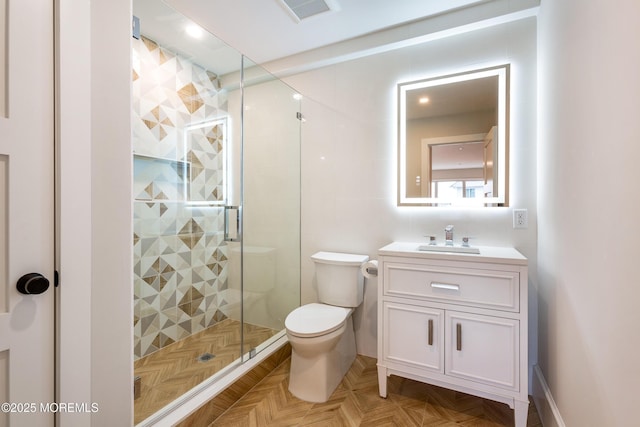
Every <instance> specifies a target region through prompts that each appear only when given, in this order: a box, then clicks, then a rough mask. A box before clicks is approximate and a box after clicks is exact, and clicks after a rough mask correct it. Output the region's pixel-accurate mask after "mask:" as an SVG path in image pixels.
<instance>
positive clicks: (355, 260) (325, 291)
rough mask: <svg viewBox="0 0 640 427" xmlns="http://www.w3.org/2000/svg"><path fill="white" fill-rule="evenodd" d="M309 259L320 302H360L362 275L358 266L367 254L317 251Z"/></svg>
mask: <svg viewBox="0 0 640 427" xmlns="http://www.w3.org/2000/svg"><path fill="white" fill-rule="evenodd" d="M311 259H312V260H313V261H314V262H315V272H316V282H317V285H318V297H319V300H320V302H322V303H325V304H330V305H337V306H340V307H357V306H359V305H360V304H362V298H363V286H364V277H363V276H362V271H360V266H361V265H362V264H363V263H364V262H366V261H368V260H369V257H368V256H367V255H355V254H343V253H337V252H317V253H315V254H313V255H312V256H311Z"/></svg>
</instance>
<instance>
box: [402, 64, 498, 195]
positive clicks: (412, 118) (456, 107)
mask: <svg viewBox="0 0 640 427" xmlns="http://www.w3.org/2000/svg"><path fill="white" fill-rule="evenodd" d="M508 79H509V66H508V65H504V66H500V67H493V68H487V69H482V70H475V71H471V72H467V73H460V74H454V75H448V76H443V77H437V78H432V79H425V80H419V81H413V82H407V83H400V84H399V85H398V103H399V105H398V113H399V114H398V129H399V132H398V134H399V142H398V161H399V165H398V204H399V205H428V206H458V205H481V206H507V204H508V200H507V189H508V164H507V151H508Z"/></svg>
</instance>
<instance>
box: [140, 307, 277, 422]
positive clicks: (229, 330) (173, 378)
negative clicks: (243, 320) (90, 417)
mask: <svg viewBox="0 0 640 427" xmlns="http://www.w3.org/2000/svg"><path fill="white" fill-rule="evenodd" d="M277 332H278V331H275V330H273V329H269V328H264V327H261V326H254V325H248V324H245V325H244V339H245V343H246V344H245V347H244V351H245V353H246V352H247V351H248V350H249V349H250V348H252V347H256V346H258V345H259V344H261V343H263V342H264V341H266V340H267V339H269V338H271V337H272V336H273V335H275V334H276V333H277ZM240 338H241V337H240V322H238V321H236V320H231V319H225V320H223V321H221V322H218V323H216V324H215V325H214V326H211V327H210V328H207V329H205V330H204V331H201V332H198V333H196V334H194V335H191V336H190V337H188V338H185V339H183V340H181V341H178V342H175V343H173V344H171V345H169V346H167V347H164V348H162V349H160V350H158V351H156V352H155V353H152V354H150V355H148V356H145V357H142V358H140V359H138V360H136V361H135V362H134V365H133V370H134V377H136V376H139V377H140V378H141V393H140V397H139V398H138V399H136V400H135V401H134V423H135V424H138V423H139V422H141V421H143V420H144V419H145V418H147V417H148V416H150V415H151V414H153V413H155V412H156V411H157V410H159V409H160V408H162V407H163V406H165V405H166V404H168V403H170V402H171V401H173V400H175V399H176V398H178V397H179V396H180V395H182V394H184V393H185V392H187V391H189V390H190V389H192V388H193V387H195V386H196V385H198V384H200V383H201V382H202V381H204V380H205V379H207V378H209V377H210V376H211V375H213V374H215V373H216V372H218V371H220V370H222V369H223V368H225V367H226V366H228V365H229V364H231V363H232V362H233V361H234V360H236V359H238V358H239V357H240V350H241V348H240ZM211 355H213V356H214V357H211ZM201 356H205V357H201Z"/></svg>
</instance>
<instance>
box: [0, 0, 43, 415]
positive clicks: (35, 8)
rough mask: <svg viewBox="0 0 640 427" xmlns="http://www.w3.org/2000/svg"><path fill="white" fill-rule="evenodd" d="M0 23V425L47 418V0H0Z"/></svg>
mask: <svg viewBox="0 0 640 427" xmlns="http://www.w3.org/2000/svg"><path fill="white" fill-rule="evenodd" d="M0 28H1V29H0V404H2V412H0V426H1V427H4V426H11V427H22V426H30V427H31V426H33V427H36V426H52V425H53V418H54V414H53V413H52V412H51V409H52V408H51V407H47V406H46V405H47V403H51V402H53V399H54V348H53V342H54V338H53V331H54V291H53V271H54V237H53V236H54V168H53V148H54V145H53V144H54V143H53V135H54V133H53V123H54V115H53V1H51V0H48V1H47V0H0ZM28 273H40V274H42V275H43V276H44V277H45V278H47V279H48V280H49V281H50V282H51V285H50V287H49V289H48V290H47V291H45V292H44V293H42V294H38V295H33V294H30V295H27V294H22V293H20V292H18V290H17V286H16V284H17V282H18V280H19V279H20V278H21V277H22V276H24V275H26V274H28ZM41 283H42V281H41V280H38V279H36V280H31V281H30V282H29V284H28V285H27V288H28V289H27V290H26V291H27V292H28V291H31V292H33V291H37V288H38V286H39V285H40V284H41ZM47 409H49V411H47Z"/></svg>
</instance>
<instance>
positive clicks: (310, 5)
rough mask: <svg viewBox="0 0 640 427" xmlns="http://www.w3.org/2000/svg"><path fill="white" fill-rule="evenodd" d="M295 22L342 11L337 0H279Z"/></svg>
mask: <svg viewBox="0 0 640 427" xmlns="http://www.w3.org/2000/svg"><path fill="white" fill-rule="evenodd" d="M279 1H280V3H281V4H282V6H283V7H284V8H285V10H286V11H287V12H289V14H290V15H291V17H292V18H293V20H294V21H296V22H300V21H302V20H304V19H307V18H311V17H312V16H318V15H320V14H323V13H327V12H332V11H336V10H340V7H339V6H338V3H337V1H335V0H279Z"/></svg>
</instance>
